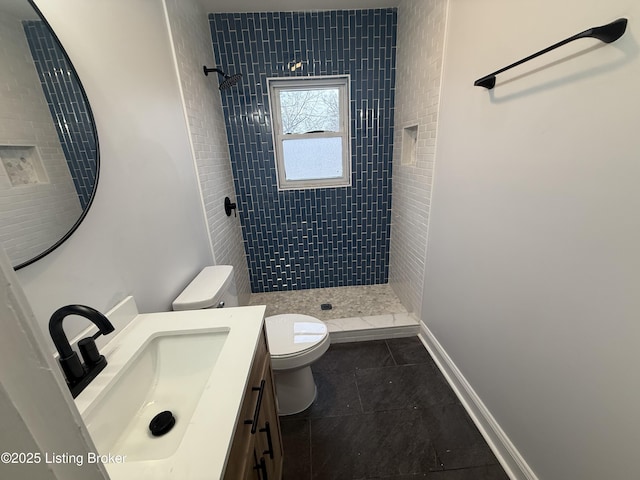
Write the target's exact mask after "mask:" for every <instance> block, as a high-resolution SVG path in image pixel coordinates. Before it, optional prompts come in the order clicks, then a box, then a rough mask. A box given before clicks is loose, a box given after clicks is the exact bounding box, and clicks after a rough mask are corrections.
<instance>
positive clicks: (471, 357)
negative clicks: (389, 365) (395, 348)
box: [422, 0, 640, 480]
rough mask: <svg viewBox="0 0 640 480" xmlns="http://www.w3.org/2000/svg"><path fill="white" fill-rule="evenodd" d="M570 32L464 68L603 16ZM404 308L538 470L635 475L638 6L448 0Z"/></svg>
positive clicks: (543, 475)
mask: <svg viewBox="0 0 640 480" xmlns="http://www.w3.org/2000/svg"><path fill="white" fill-rule="evenodd" d="M623 16H624V17H628V18H629V22H630V23H629V28H628V31H627V34H626V35H625V36H624V37H622V39H620V40H619V41H618V42H616V43H613V44H610V45H604V44H601V43H600V42H598V41H597V40H591V39H587V40H580V41H578V42H575V43H573V44H570V45H568V46H565V47H563V48H562V49H559V50H556V51H555V52H553V53H551V54H548V55H546V56H544V57H541V58H539V59H537V60H536V61H534V62H531V63H528V64H525V65H522V66H521V67H518V68H517V69H514V70H513V71H511V72H507V73H505V74H503V75H501V76H499V77H498V84H497V86H496V88H495V90H493V91H491V92H488V91H487V90H485V89H483V88H480V87H474V86H473V82H474V80H476V79H477V78H479V77H481V76H483V75H485V74H487V73H489V72H491V71H493V70H496V69H498V68H500V67H502V66H505V65H508V64H509V63H512V62H514V61H516V60H518V59H519V58H522V57H524V56H526V55H528V54H530V53H533V52H535V51H537V50H540V49H542V48H544V47H546V46H548V45H550V44H552V43H554V42H556V41H559V40H561V39H563V38H566V37H568V36H570V35H572V34H574V33H577V32H579V31H581V30H584V29H586V28H589V27H592V26H596V25H601V24H604V23H607V22H609V21H612V20H614V19H616V18H618V17H623ZM448 22H449V24H448V32H447V37H446V38H447V40H446V50H445V66H444V77H443V90H442V97H441V106H440V121H439V131H438V144H437V147H438V154H437V160H436V168H435V181H434V194H433V207H432V211H431V219H430V227H429V243H428V251H427V264H426V276H425V286H424V298H423V306H422V318H423V319H424V321H425V323H426V324H427V326H428V328H429V329H430V330H431V331H432V332H433V333H434V334H435V336H436V337H437V339H438V340H439V341H440V343H441V344H442V345H443V347H444V348H445V349H446V351H447V352H448V353H449V355H450V356H451V358H452V359H453V361H454V362H455V364H456V365H457V366H458V368H459V369H460V370H461V372H462V373H463V374H464V376H465V377H466V379H467V380H468V381H469V382H470V384H471V385H472V387H473V388H474V389H475V390H476V392H477V393H478V394H479V396H480V398H481V399H482V400H483V402H484V403H485V405H486V406H487V407H488V409H489V410H490V412H491V413H492V414H493V416H494V417H495V419H496V420H497V421H498V423H499V424H500V426H501V427H502V428H503V429H504V431H505V432H506V434H507V435H508V436H509V438H510V439H511V441H512V442H513V443H514V445H515V446H516V447H517V448H518V449H519V451H520V453H521V454H522V455H523V457H524V458H525V460H526V461H527V462H528V463H529V465H530V466H531V467H532V469H533V470H534V471H535V472H536V474H537V476H538V478H540V479H544V480H555V479H557V480H566V479H581V480H589V479H593V480H601V479H604V478H606V479H621V480H623V479H629V478H636V477H637V476H638V473H637V470H638V466H637V450H638V445H640V414H639V413H638V406H637V399H638V398H639V397H640V380H639V379H640V377H639V376H638V373H637V371H638V364H639V363H640V353H639V352H640V349H639V348H638V345H639V344H640V321H638V312H640V295H638V291H639V290H640V274H639V272H640V254H639V253H638V249H639V245H640V222H638V212H639V211H640V189H639V188H638V179H640V161H639V160H638V152H640V135H638V125H640V95H638V84H639V79H640V58H639V57H638V40H637V39H638V37H639V36H640V4H639V3H638V2H637V1H633V0H611V1H609V2H593V1H591V2H583V1H578V0H568V1H565V2H552V1H551V0H542V1H540V0H538V1H535V2H534V1H531V0H530V1H526V2H512V1H507V0H483V1H454V2H451V3H450V12H449V20H448Z"/></svg>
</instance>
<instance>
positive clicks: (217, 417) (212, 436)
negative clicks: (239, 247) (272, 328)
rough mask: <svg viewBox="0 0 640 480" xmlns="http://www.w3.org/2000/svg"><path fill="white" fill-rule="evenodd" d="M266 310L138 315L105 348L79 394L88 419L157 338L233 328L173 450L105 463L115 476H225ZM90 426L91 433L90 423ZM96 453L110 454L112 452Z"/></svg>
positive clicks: (195, 479) (186, 478)
mask: <svg viewBox="0 0 640 480" xmlns="http://www.w3.org/2000/svg"><path fill="white" fill-rule="evenodd" d="M264 312H265V307H264V306H252V307H234V308H221V309H209V310H193V311H181V312H163V313H152V314H140V315H137V316H136V317H135V318H134V319H133V321H132V322H131V323H130V324H129V325H128V326H127V327H125V328H124V329H123V330H122V331H121V332H120V333H118V335H117V336H116V337H114V338H113V339H112V340H111V341H110V342H109V343H108V344H107V345H106V346H105V347H103V348H101V353H102V354H103V355H105V357H106V358H107V361H108V365H107V367H106V368H105V369H104V370H103V371H102V372H100V373H99V374H98V376H97V377H96V379H94V380H93V382H92V383H91V384H90V385H89V386H88V387H87V388H86V389H85V390H84V391H83V392H82V393H81V394H80V395H79V396H78V397H77V398H76V405H77V407H78V410H79V411H80V414H81V415H82V416H83V418H85V419H86V417H87V415H89V414H90V412H91V410H92V408H95V405H96V404H98V403H99V402H100V400H101V398H103V396H104V392H105V391H107V390H108V389H109V387H110V386H111V385H113V384H114V382H116V381H117V380H118V378H119V374H120V373H121V372H122V371H123V367H125V366H127V365H128V364H129V363H130V362H131V360H132V359H133V358H134V357H135V355H136V353H137V352H138V351H140V350H141V348H142V347H143V346H144V345H146V344H147V343H148V342H149V341H150V340H151V339H153V338H154V337H156V336H158V335H163V334H167V333H169V334H171V333H185V332H187V331H188V333H195V332H197V331H202V332H206V331H211V330H215V329H221V328H222V329H226V328H228V329H229V334H228V337H227V339H226V341H225V343H224V345H223V347H222V349H221V351H220V354H219V357H218V359H217V361H216V363H215V366H214V367H213V369H212V371H211V375H210V377H209V379H208V380H207V383H206V386H205V388H204V390H203V392H202V395H201V397H200V400H199V402H198V403H197V406H196V407H195V410H194V413H193V415H192V417H191V419H190V423H189V425H188V427H187V430H186V431H185V433H184V437H183V439H182V441H181V443H180V444H179V446H178V447H177V450H176V451H175V453H174V454H173V455H171V456H168V457H166V458H161V459H157V460H144V461H126V459H125V460H124V462H122V463H118V462H113V463H106V468H107V471H108V473H109V475H110V476H111V478H112V479H114V480H119V479H136V480H138V479H154V480H159V479H175V480H190V479H192V480H199V479H216V478H221V477H222V474H223V473H224V468H225V465H226V459H227V456H228V453H229V450H230V447H231V440H232V436H233V432H234V429H235V426H236V422H237V420H238V415H239V408H240V405H241V403H242V398H243V395H244V392H245V388H246V384H247V381H248V376H249V372H250V371H251V366H252V361H253V356H254V353H255V350H256V346H257V343H258V339H259V337H260V335H261V333H262V325H263V319H264ZM113 415H118V412H117V411H115V412H113ZM87 428H88V429H89V432H90V433H92V435H93V432H92V426H91V423H90V422H88V424H87ZM96 443H98V442H96ZM97 453H99V454H101V455H108V454H110V453H113V452H104V451H98V452H97Z"/></svg>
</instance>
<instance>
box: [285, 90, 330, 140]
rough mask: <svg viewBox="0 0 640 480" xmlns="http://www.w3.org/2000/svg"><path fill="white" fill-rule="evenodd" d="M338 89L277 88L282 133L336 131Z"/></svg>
mask: <svg viewBox="0 0 640 480" xmlns="http://www.w3.org/2000/svg"><path fill="white" fill-rule="evenodd" d="M339 98H340V92H339V90H338V89H337V88H327V89H322V90H281V91H280V109H281V112H280V115H281V120H282V133H284V134H285V135H286V134H289V133H308V132H318V131H320V132H338V131H339V130H340V104H339Z"/></svg>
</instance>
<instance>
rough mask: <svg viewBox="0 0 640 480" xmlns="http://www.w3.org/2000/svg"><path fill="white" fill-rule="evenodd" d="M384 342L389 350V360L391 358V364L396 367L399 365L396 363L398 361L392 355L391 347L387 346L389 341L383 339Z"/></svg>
mask: <svg viewBox="0 0 640 480" xmlns="http://www.w3.org/2000/svg"><path fill="white" fill-rule="evenodd" d="M384 344H385V345H386V346H387V351H388V352H389V356H390V357H391V360H393V364H394V365H395V366H396V367H399V366H400V365H398V362H396V359H395V357H394V356H393V352H392V351H391V347H389V342H387V340H386V339H385V341H384Z"/></svg>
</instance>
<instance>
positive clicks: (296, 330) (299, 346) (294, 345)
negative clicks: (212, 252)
mask: <svg viewBox="0 0 640 480" xmlns="http://www.w3.org/2000/svg"><path fill="white" fill-rule="evenodd" d="M237 306H238V295H237V292H236V285H235V280H234V278H233V267H232V266H230V265H216V266H213V267H205V268H204V269H203V270H202V271H201V272H200V273H199V274H198V275H197V276H196V278H194V279H193V280H192V282H191V283H190V284H189V285H187V287H186V288H185V289H184V290H183V291H182V293H181V294H180V295H179V296H178V298H176V299H175V300H174V301H173V309H174V310H197V309H201V308H221V307H237ZM265 326H266V332H267V341H268V343H269V351H270V352H271V367H272V369H273V373H274V380H275V384H276V395H277V397H278V413H279V414H280V415H293V414H295V413H299V412H302V411H303V410H305V409H306V408H308V407H309V406H311V404H312V403H313V401H314V400H315V398H316V384H315V382H314V380H313V374H312V373H311V367H310V365H311V363H313V362H314V361H316V360H317V359H319V358H320V357H321V356H322V355H323V354H324V352H326V351H327V349H328V348H329V343H330V342H329V333H328V331H327V326H326V325H325V324H324V322H322V320H318V319H317V318H315V317H311V316H309V315H299V314H295V313H289V314H284V315H274V316H271V317H267V318H266V319H265Z"/></svg>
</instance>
